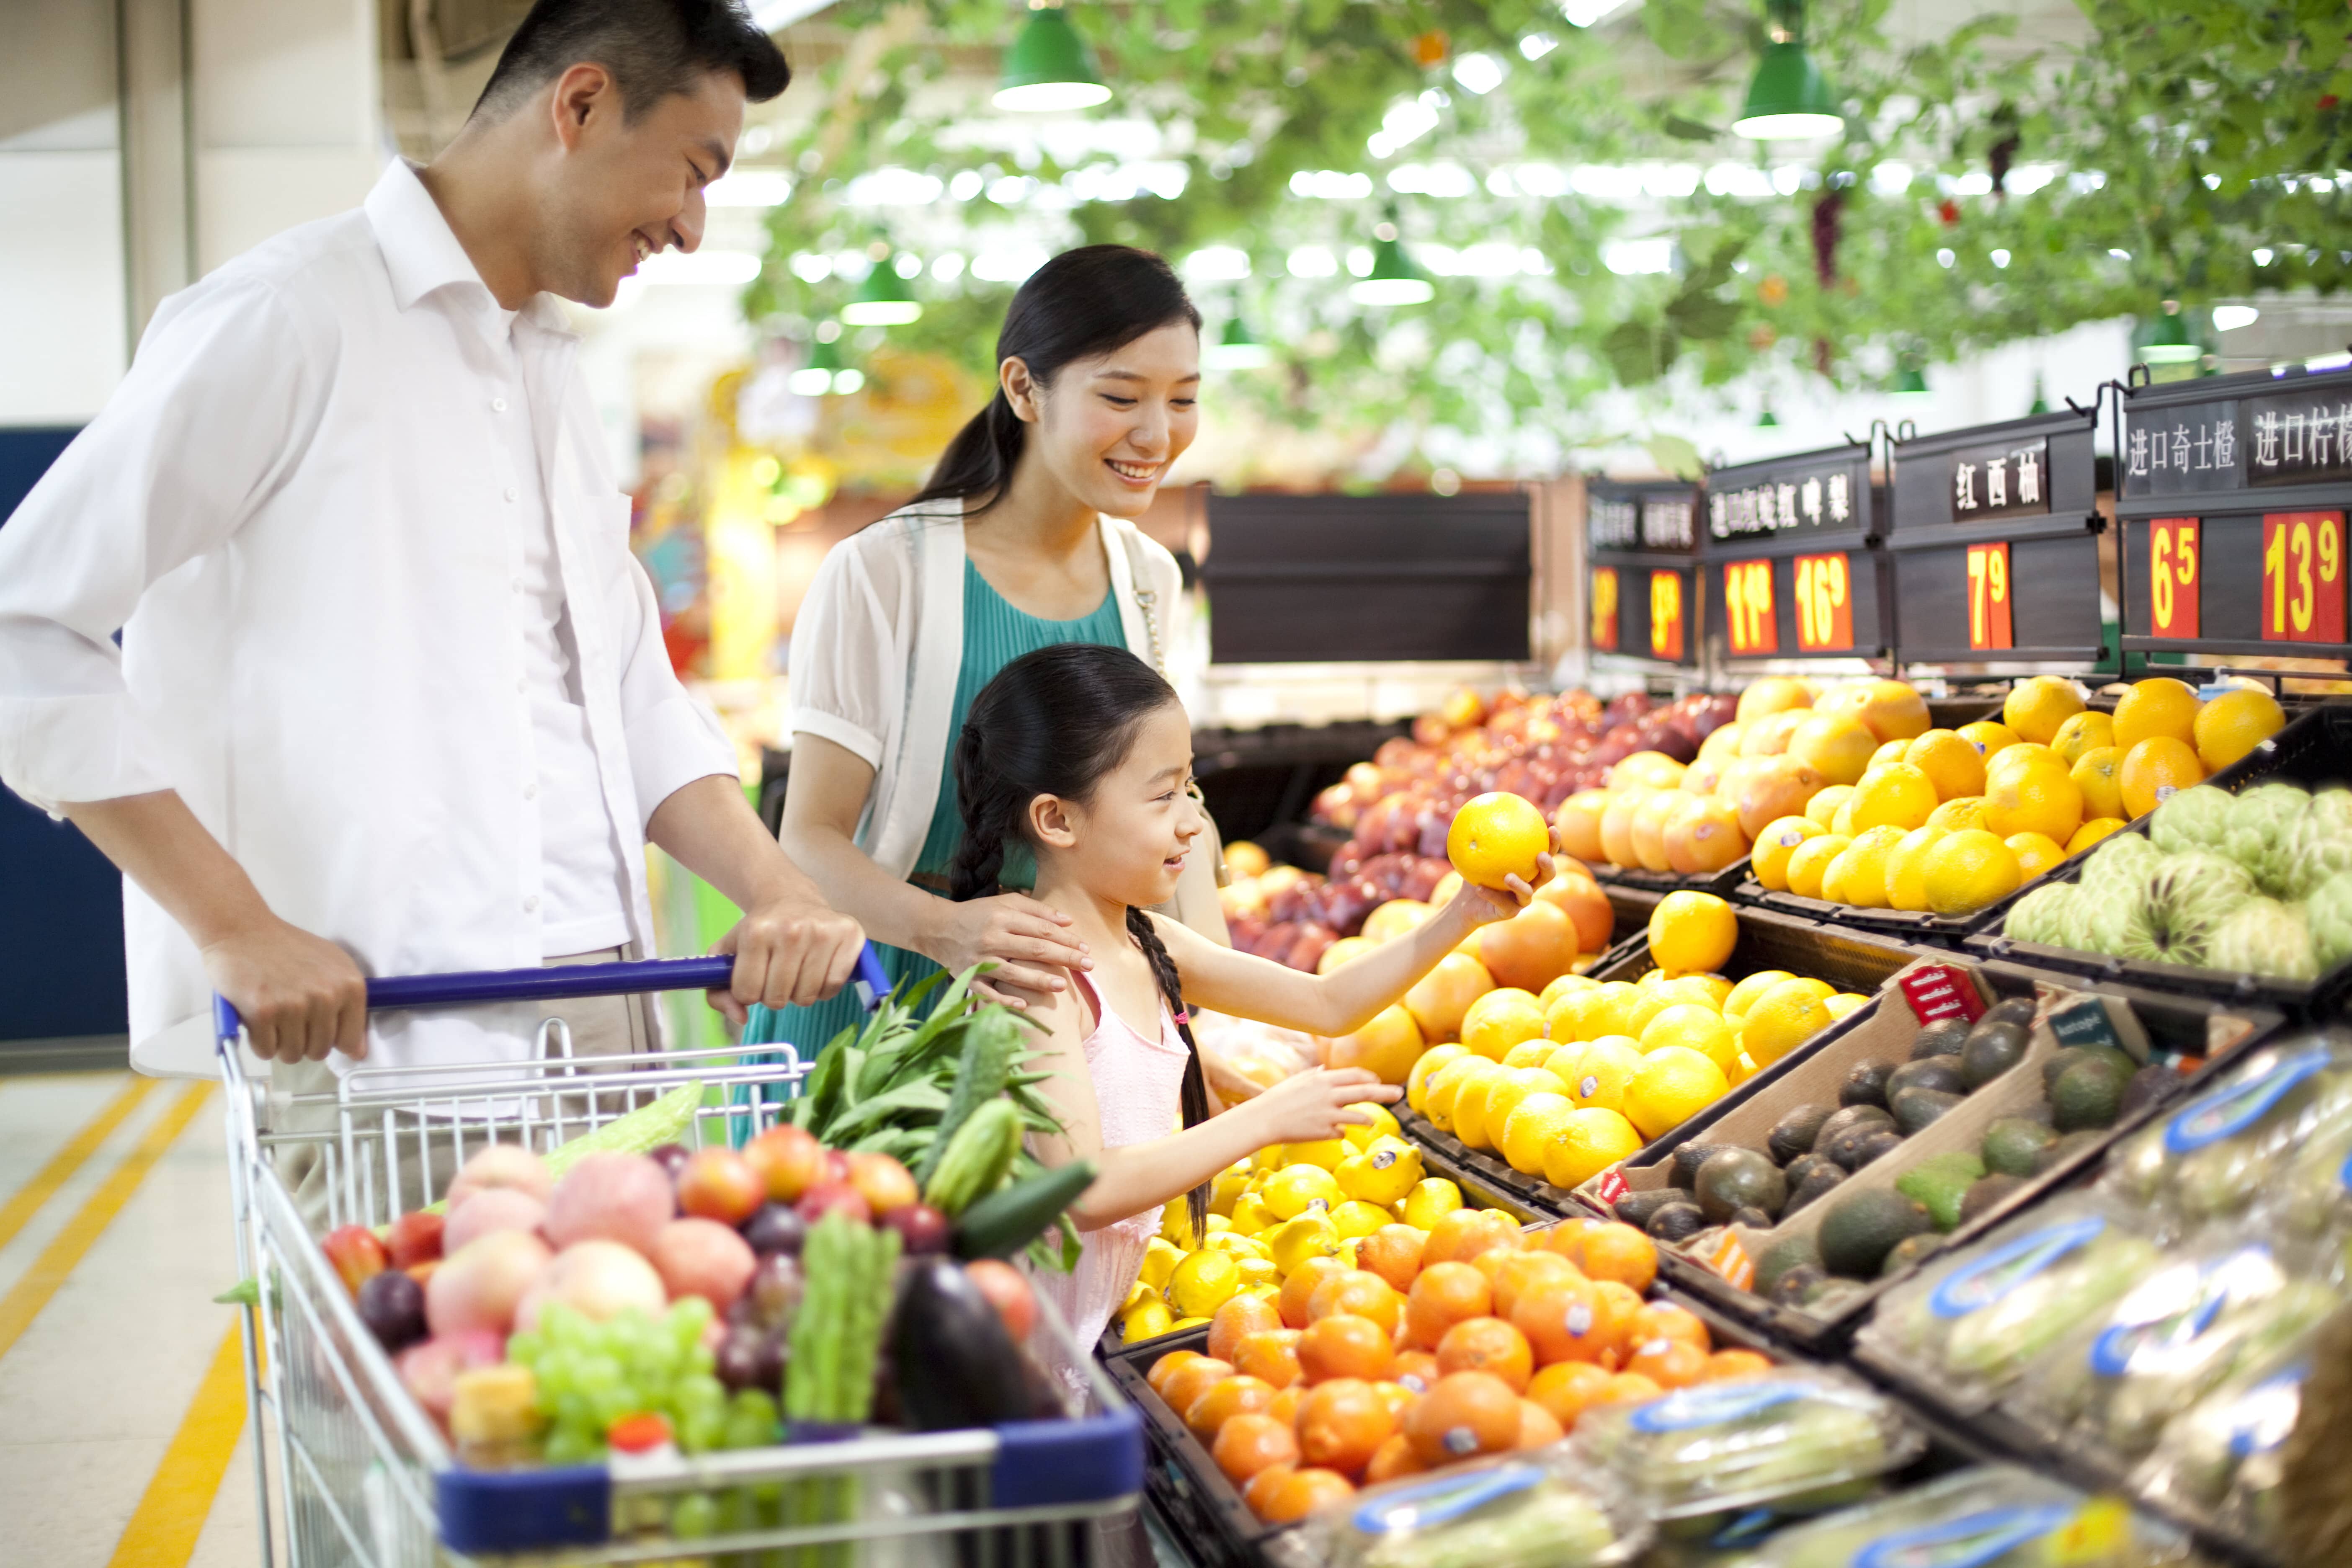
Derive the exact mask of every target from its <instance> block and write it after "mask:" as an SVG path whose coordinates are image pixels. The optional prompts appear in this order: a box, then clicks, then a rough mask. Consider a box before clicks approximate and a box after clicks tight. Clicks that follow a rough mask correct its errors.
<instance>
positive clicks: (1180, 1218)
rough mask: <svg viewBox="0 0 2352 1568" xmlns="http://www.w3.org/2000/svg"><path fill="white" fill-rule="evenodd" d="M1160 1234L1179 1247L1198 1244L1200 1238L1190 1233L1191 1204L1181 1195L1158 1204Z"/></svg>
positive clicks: (1190, 1246)
mask: <svg viewBox="0 0 2352 1568" xmlns="http://www.w3.org/2000/svg"><path fill="white" fill-rule="evenodd" d="M1160 1236H1161V1237H1163V1238H1164V1239H1166V1240H1167V1241H1169V1242H1170V1243H1171V1244H1172V1245H1174V1246H1176V1247H1180V1248H1184V1249H1188V1250H1189V1249H1190V1248H1192V1247H1198V1246H1200V1245H1201V1238H1200V1237H1197V1236H1194V1235H1193V1234H1192V1205H1191V1204H1189V1203H1187V1202H1186V1201H1185V1200H1184V1199H1183V1198H1182V1197H1181V1196H1179V1197H1172V1198H1170V1199H1169V1200H1168V1201H1167V1202H1166V1203H1164V1204H1162V1205H1160Z"/></svg>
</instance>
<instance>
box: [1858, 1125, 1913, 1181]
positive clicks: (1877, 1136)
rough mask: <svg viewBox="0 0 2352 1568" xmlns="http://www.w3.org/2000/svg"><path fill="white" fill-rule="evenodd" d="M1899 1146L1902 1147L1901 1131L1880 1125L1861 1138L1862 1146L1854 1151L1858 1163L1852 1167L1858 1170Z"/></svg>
mask: <svg viewBox="0 0 2352 1568" xmlns="http://www.w3.org/2000/svg"><path fill="white" fill-rule="evenodd" d="M1901 1147H1903V1134H1902V1132H1901V1131H1898V1130H1896V1129H1895V1128H1892V1127H1881V1128H1879V1129H1878V1130H1876V1131H1874V1132H1871V1133H1868V1134H1866V1135H1865V1136H1864V1138H1863V1141H1862V1147H1861V1148H1860V1149H1859V1150H1857V1151H1856V1154H1857V1157H1858V1159H1859V1161H1860V1163H1858V1164H1856V1165H1855V1166H1854V1169H1855V1170H1857V1171H1859V1170H1860V1169H1862V1167H1863V1166H1864V1165H1867V1164H1869V1163H1871V1162H1872V1161H1873V1160H1876V1159H1881V1158H1884V1157H1885V1156H1886V1155H1888V1154H1892V1153H1893V1152H1895V1151H1896V1150H1897V1149H1900V1148H1901Z"/></svg>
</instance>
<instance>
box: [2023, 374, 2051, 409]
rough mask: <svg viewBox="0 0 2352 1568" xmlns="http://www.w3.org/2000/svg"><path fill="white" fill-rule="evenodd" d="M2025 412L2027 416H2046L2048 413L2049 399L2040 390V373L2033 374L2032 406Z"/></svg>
mask: <svg viewBox="0 0 2352 1568" xmlns="http://www.w3.org/2000/svg"><path fill="white" fill-rule="evenodd" d="M2025 412H2026V413H2027V414H2028V415H2034V414H2047V413H2049V412H2050V398H2049V395H2047V394H2046V393H2044V392H2043V391H2042V373H2041V372H2040V371H2038V370H2037V371H2035V372H2034V373H2033V404H2032V407H2030V408H2028V409H2026V411H2025Z"/></svg>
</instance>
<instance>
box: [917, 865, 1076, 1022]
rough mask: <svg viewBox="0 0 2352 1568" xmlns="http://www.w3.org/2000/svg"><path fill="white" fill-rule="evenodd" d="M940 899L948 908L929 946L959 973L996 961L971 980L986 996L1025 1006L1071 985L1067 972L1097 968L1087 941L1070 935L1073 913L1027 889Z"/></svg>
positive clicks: (940, 961)
mask: <svg viewBox="0 0 2352 1568" xmlns="http://www.w3.org/2000/svg"><path fill="white" fill-rule="evenodd" d="M940 903H941V904H942V905H943V906H944V909H943V911H942V912H941V913H940V917H939V921H940V923H939V928H938V930H937V931H936V933H935V934H934V935H933V937H932V940H931V942H930V943H929V946H928V948H927V950H926V951H928V952H929V955H930V956H931V957H932V958H934V959H936V960H938V962H939V963H940V966H941V967H943V968H945V969H948V970H950V971H951V972H952V973H958V974H961V973H963V972H964V971H965V970H967V969H969V968H971V966H972V965H973V964H975V963H994V964H996V965H997V966H998V967H996V968H995V969H992V970H991V971H989V972H988V973H986V974H982V975H981V976H979V977H977V978H976V979H974V980H973V981H972V984H971V988H972V991H973V992H974V993H975V994H978V995H979V996H981V997H982V999H983V1000H986V1001H990V1002H1002V1003H1003V1004H1004V1005H1006V1006H1008V1007H1016V1008H1021V1009H1024V1010H1026V1009H1028V1008H1030V1007H1033V1006H1034V1005H1036V1003H1037V1001H1038V999H1039V998H1041V997H1045V996H1050V995H1054V994H1058V993H1061V992H1064V991H1066V990H1068V989H1069V984H1070V981H1069V974H1068V971H1070V970H1073V969H1091V968H1093V967H1094V960H1093V959H1092V958H1091V957H1090V956H1089V955H1088V953H1087V944H1086V943H1085V942H1080V941H1079V940H1078V939H1077V938H1076V937H1075V936H1073V935H1071V934H1070V929H1069V928H1070V917H1069V916H1067V915H1066V914H1064V913H1063V912H1062V911H1061V910H1057V909H1055V908H1054V906H1053V905H1051V904H1045V903H1040V902H1039V901H1038V900H1035V899H1033V898H1030V897H1029V896H1028V895H1027V894H1025V893H998V894H996V895H995V896H994V897H992V898H986V899H968V900H965V901H963V902H962V903H960V904H959V903H950V902H948V901H947V900H944V899H943V900H940Z"/></svg>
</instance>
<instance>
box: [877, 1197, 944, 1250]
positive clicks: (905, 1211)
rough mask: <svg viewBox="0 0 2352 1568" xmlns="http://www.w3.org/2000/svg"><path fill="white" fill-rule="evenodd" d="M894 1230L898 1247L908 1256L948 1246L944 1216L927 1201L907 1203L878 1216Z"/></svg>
mask: <svg viewBox="0 0 2352 1568" xmlns="http://www.w3.org/2000/svg"><path fill="white" fill-rule="evenodd" d="M882 1223H883V1224H884V1225H887V1226H889V1227H890V1228H891V1229H892V1230H895V1231H897V1232H898V1241H899V1249H900V1250H901V1251H902V1252H904V1253H905V1254H906V1255H907V1256H908V1257H909V1258H920V1257H923V1256H925V1255H926V1254H929V1253H933V1252H945V1251H946V1250H947V1249H948V1233H949V1230H950V1226H949V1224H948V1216H947V1215H943V1214H941V1213H940V1211H939V1210H937V1209H935V1208H933V1207H931V1206H930V1205H929V1204H908V1205H905V1206H904V1207H902V1208H895V1209H892V1210H891V1211H890V1212H889V1213H887V1214H886V1215H883V1216H882Z"/></svg>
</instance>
